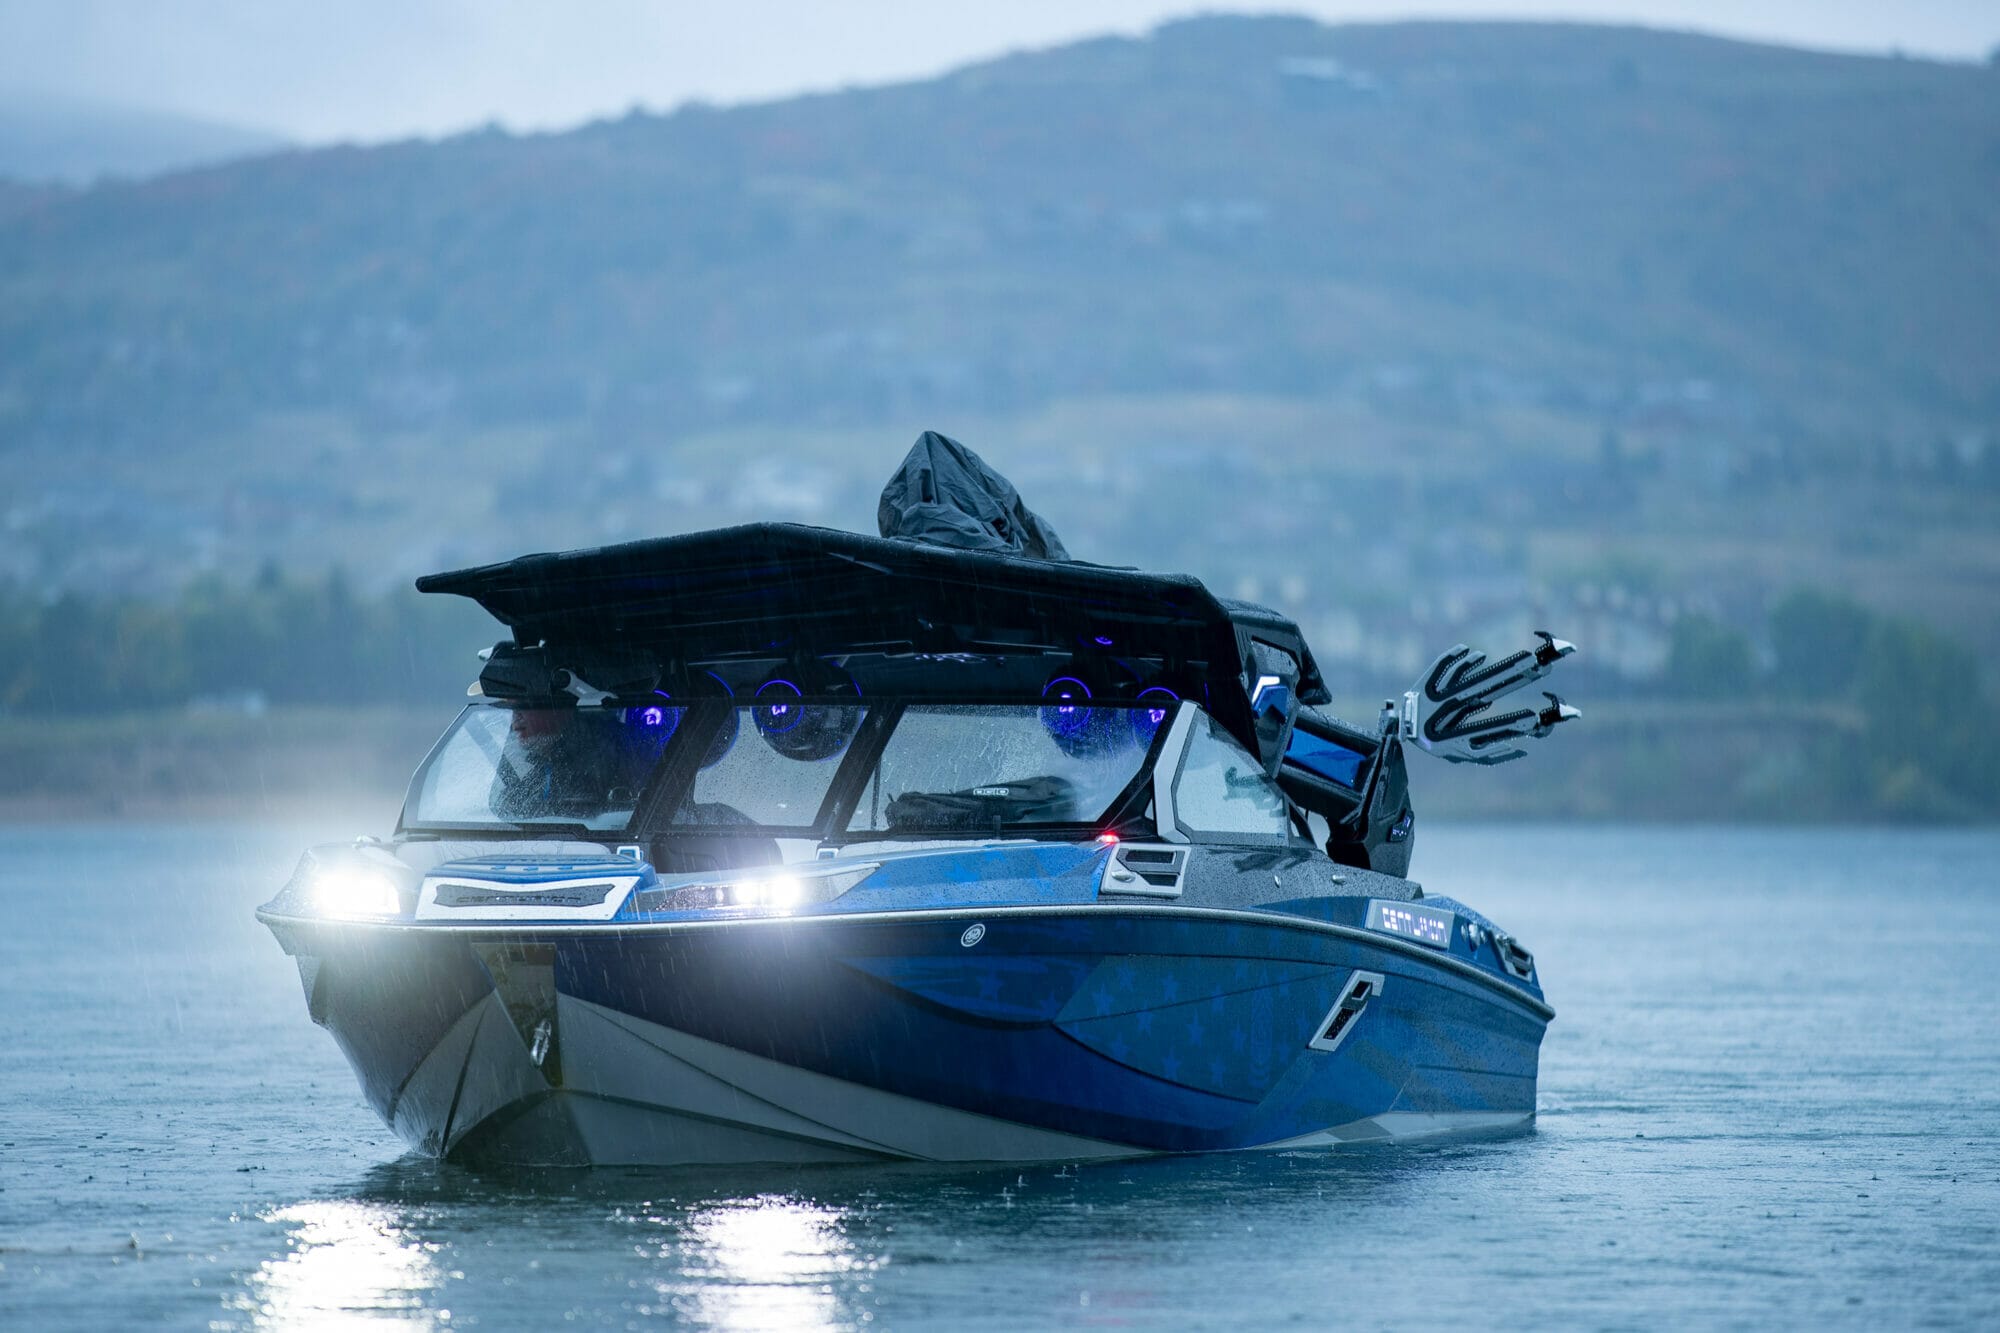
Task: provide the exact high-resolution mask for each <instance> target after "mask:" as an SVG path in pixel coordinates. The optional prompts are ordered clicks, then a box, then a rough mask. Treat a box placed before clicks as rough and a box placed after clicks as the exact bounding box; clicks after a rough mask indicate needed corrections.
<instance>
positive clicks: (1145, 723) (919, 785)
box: [847, 704, 1165, 834]
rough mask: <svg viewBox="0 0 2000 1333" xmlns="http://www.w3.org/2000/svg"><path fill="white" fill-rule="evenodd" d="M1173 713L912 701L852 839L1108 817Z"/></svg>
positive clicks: (861, 804) (865, 796)
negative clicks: (870, 834)
mask: <svg viewBox="0 0 2000 1333" xmlns="http://www.w3.org/2000/svg"><path fill="white" fill-rule="evenodd" d="M1164 717H1165V710H1163V709H1156V708H1110V707H1082V706H1077V705H1070V704H1062V705H1053V706H1038V705H1033V704H979V705H968V704H912V705H910V706H909V707H908V708H906V709H905V710H904V711H903V716H902V718H901V719H900V720H899V721H898V722H897V723H896V729H895V731H893V732H891V733H890V736H889V743H888V745H887V746H886V747H885V748H884V749H883V751H882V758H881V760H880V762H878V763H877V764H876V766H875V770H874V772H872V773H870V774H869V775H868V781H867V784H866V788H865V790H864V791H863V792H862V793H861V797H860V800H859V801H858V802H857V803H856V805H855V810H854V815H853V818H851V819H850V820H849V821H848V824H847V830H848V832H849V833H860V832H881V833H889V834H895V833H911V832H972V831H983V830H992V831H996V832H997V831H999V830H1001V829H1003V828H1008V827H1019V826H1021V825H1024V824H1028V825H1032V824H1082V823H1089V822H1092V821H1095V820H1097V819H1100V818H1102V817H1103V815H1104V814H1105V813H1106V812H1107V810H1108V809H1109V807H1110V805H1111V803H1112V802H1113V801H1115V800H1117V799H1118V795H1119V793H1121V792H1123V791H1124V790H1125V788H1126V787H1127V786H1128V785H1130V783H1131V781H1132V779H1133V778H1135V777H1137V776H1138V774H1139V768H1140V766H1141V765H1142V764H1144V763H1145V761H1146V752H1147V749H1148V747H1149V746H1150V745H1151V744H1152V740H1153V735H1154V733H1155V732H1156V731H1158V730H1159V726H1160V722H1161V721H1162V720H1163V719H1164Z"/></svg>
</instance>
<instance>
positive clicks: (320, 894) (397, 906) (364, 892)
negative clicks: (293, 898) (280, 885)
mask: <svg viewBox="0 0 2000 1333" xmlns="http://www.w3.org/2000/svg"><path fill="white" fill-rule="evenodd" d="M305 888H306V894H307V896H308V897H309V898H310V899H311V900H312V905H313V907H314V909H315V910H317V911H318V912H319V914H320V915H321V916H336V917H350V918H356V917H377V916H397V915H400V914H401V912H402V910H403V895H402V894H401V892H399V891H398V890H397V888H396V882H395V881H394V880H392V879H390V878H389V877H388V876H387V875H386V874H384V873H383V872H382V871H380V870H375V869H371V868H370V867H368V866H363V865H353V864H346V865H342V864H339V863H334V864H331V865H328V864H320V865H317V866H314V867H313V870H312V874H311V875H310V877H309V878H308V879H307V880H306V886H305Z"/></svg>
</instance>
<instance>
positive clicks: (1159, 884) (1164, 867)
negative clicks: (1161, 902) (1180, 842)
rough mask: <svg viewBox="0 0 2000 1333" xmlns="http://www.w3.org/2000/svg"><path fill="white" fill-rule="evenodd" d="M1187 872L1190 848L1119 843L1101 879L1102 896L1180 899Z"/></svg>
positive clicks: (1099, 890)
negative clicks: (1188, 849)
mask: <svg viewBox="0 0 2000 1333" xmlns="http://www.w3.org/2000/svg"><path fill="white" fill-rule="evenodd" d="M1186 873H1187V848H1185V847H1148V846H1144V845H1140V844H1131V845H1128V844H1124V843H1121V844H1119V846H1118V847H1116V848H1115V849H1113V851H1112V853H1111V860H1110V861H1109V862H1108V863H1107V864H1106V865H1105V867H1104V878H1103V879H1102V880H1100V881H1099V882H1098V885H1097V891H1098V893H1099V894H1100V895H1104V894H1116V895H1120V896H1125V895H1130V896H1133V897H1139V898H1178V897H1180V896H1181V878H1182V876H1183V875H1185V874H1186Z"/></svg>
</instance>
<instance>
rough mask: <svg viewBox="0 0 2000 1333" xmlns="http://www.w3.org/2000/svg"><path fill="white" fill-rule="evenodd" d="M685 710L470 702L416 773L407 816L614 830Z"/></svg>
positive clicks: (432, 822)
mask: <svg viewBox="0 0 2000 1333" xmlns="http://www.w3.org/2000/svg"><path fill="white" fill-rule="evenodd" d="M685 712H686V710H685V709H681V708H672V707H667V706H665V705H649V706H646V707H641V708H501V707H496V706H492V705H487V706H482V707H473V708H468V709H466V710H465V711H464V712H463V713H461V714H459V717H458V721H457V722H455V723H454V724H453V725H452V728H451V730H450V731H448V732H446V733H445V737H444V739H443V740H442V741H440V742H439V743H438V746H437V749H436V750H435V751H433V752H432V754H431V758H430V761H429V762H428V763H427V764H425V765H424V769H423V771H422V772H421V773H420V774H418V777H417V782H416V785H415V786H414V788H413V789H412V792H411V801H410V809H409V811H408V812H407V814H406V816H405V822H406V823H408V824H412V825H417V826H425V825H429V826H434V827H443V828H521V827H527V828H532V827H534V826H536V825H539V824H549V825H565V826H576V825H581V826H583V827H584V828H587V829H591V830H602V831H607V832H609V831H616V830H619V829H623V828H624V827H625V826H626V824H628V823H630V822H631V819H632V811H633V809H634V808H635V806H636V805H637V803H638V800H639V793H640V792H641V791H642V790H644V788H645V786H646V780H647V778H648V777H649V776H650V775H651V774H652V771H653V768H654V766H655V765H656V764H658V762H659V759H660V755H661V753H662V752H663V751H664V750H665V748H666V744H667V741H668V740H669V739H670V738H672V736H673V734H674V732H675V730H676V729H677V728H678V726H679V724H680V722H681V720H682V717H683V715H684V713H685Z"/></svg>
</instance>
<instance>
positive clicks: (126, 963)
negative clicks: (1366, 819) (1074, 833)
mask: <svg viewBox="0 0 2000 1333" xmlns="http://www.w3.org/2000/svg"><path fill="white" fill-rule="evenodd" d="M345 831H347V830H341V829H333V830H325V829H320V830H309V829H298V828H271V827H257V826H252V825H211V826H205V827H170V826H143V825H141V826H129V825H119V826H110V825H106V826H101V827H98V826H71V827H63V828H53V829H25V828H11V829H4V830H0V1016H4V1023H5V1028H4V1036H3V1037H0V1043H4V1044H0V1051H4V1055H0V1325H4V1326H6V1327H10V1328H11V1327H20V1328H29V1327H33V1328H90V1329H96V1328H105V1327H118V1326H127V1327H129V1326H135V1325H139V1324H157V1325H161V1326H168V1327H180V1328H196V1329H200V1328H213V1329H226V1328H251V1327H259V1326H272V1327H294V1326H314V1327H317V1326H325V1325H329V1324H331V1325H340V1324H344V1323H349V1322H362V1321H371V1320H373V1321H381V1322H384V1323H388V1324H401V1325H412V1326H419V1327H427V1328H439V1329H448V1328H461V1327H482V1328H512V1327H523V1328H554V1327H558V1326H566V1327H585V1328H589V1327H610V1328H624V1327H635V1326H646V1325H651V1324H664V1323H674V1322H682V1323H688V1324H696V1325H705V1326H706V1325H712V1326H718V1327H728V1328H815V1327H844V1328H853V1327H859V1326H862V1325H870V1326H880V1327H890V1328H904V1327H916V1326H926V1325H930V1326H949V1327H953V1328H964V1327H974V1328H995V1329H1002V1328H1005V1329H1013V1328H1022V1327H1035V1326H1046V1325H1051V1324H1058V1323H1060V1324H1064V1325H1080V1326H1081V1325H1087V1326H1107V1327H1143V1328H1152V1327H1159V1326H1185V1327H1226V1326H1238V1327H1269V1326H1281V1325H1290V1326H1297V1327H1322V1326H1329V1325H1341V1326H1358V1327H1403V1326H1411V1325H1417V1326H1434V1325H1442V1324H1447V1323H1464V1324H1468V1325H1478V1326H1491V1325H1494V1324H1510V1325H1527V1324H1542V1323H1551V1324H1557V1325H1560V1326H1564V1327H1606V1328H1655V1327H1659V1326H1661V1325H1662V1324H1666V1323H1669V1322H1673V1323H1681V1324H1695V1325H1699V1326H1708V1327H1724V1326H1732V1325H1736V1326H1749V1325H1755V1326H1759V1327H1764V1326H1769V1325H1774V1324H1776V1325H1789V1326H1806V1325H1813V1326H1820V1325H1826V1324H1840V1325H1848V1326H1876V1327H1879V1326H1884V1325H1887V1326H1898V1327H1900V1326H1944V1327H1951V1326H1986V1327H1993V1326H1995V1325H1996V1324H2000V989H1997V988H1996V986H1995V977H1996V975H2000V870H1996V866H2000V833H1995V832H1933V831H1914V830H1912V831H1838V832H1834V831H1789V830H1788V831H1768V830H1766V831H1759V830H1739V829H1729V830H1707V829H1688V830H1661V829H1607V828H1589V829H1564V828H1529V829H1521V828H1505V829H1498V828H1495V829H1477V828H1448V829H1447V828H1435V827H1433V828H1427V829H1425V830H1424V831H1423V833H1422V835H1421V839H1420V845H1419V850H1418V859H1417V865H1416V873H1417V877H1418V878H1419V879H1421V880H1423V881H1425V882H1426V883H1427V884H1429V885H1430V886H1431V887H1432V888H1433V889H1434V890H1437V891H1449V892H1451V893H1452V894H1454V895H1456V896H1460V897H1463V898H1464V899H1465V900H1467V901H1468V902H1470V903H1472V904H1473V905H1474V906H1476V907H1478V908H1480V909H1481V910H1483V911H1484V912H1486V913H1487V914H1488V915H1490V916H1492V917H1494V918H1495V919H1497V920H1498V921H1499V922H1500V923H1501V924H1502V925H1503V926H1506V927H1507V928H1509V929H1510V930H1513V931H1514V932H1515V933H1517V934H1518V935H1519V936H1520V937H1521V938H1522V940H1523V941H1524V942H1525V943H1526V944H1527V945H1528V946H1529V947H1530V948H1532V949H1533V950H1534V951H1535V954H1536V956H1537V958H1538V960H1539V962H1540V964H1541V968H1542V973H1543V977H1544V980H1545V984H1546V985H1547V987H1548V993H1549V996H1550V999H1551V1000H1552V1001H1553V1003H1554V1004H1555V1005H1556V1007H1557V1010H1558V1011H1559V1013H1558V1017H1557V1019H1556V1022H1555V1025H1554V1026H1553V1027H1552V1028H1551V1029H1550V1031H1549V1036H1548V1041H1547V1043H1546V1045H1545V1046H1544V1048H1543V1055H1542V1078H1541V1113H1540V1118H1539V1122H1538V1125H1537V1128H1536V1129H1535V1130H1534V1131H1533V1132H1532V1133H1527V1134H1522V1135H1517V1136H1515V1137H1511V1138H1507V1139H1502V1140H1497V1141H1488V1142H1478V1143H1462V1144H1458V1145H1454V1146H1440V1147H1429V1148H1424V1147H1412V1148H1386V1149H1384V1148H1378V1149H1367V1150H1350V1151H1344V1152H1326V1151H1319V1152H1298V1153H1284V1154H1246V1155H1239V1156H1218V1157H1210V1158H1194V1159H1176V1160H1155V1161H1145V1162H1139V1163H1122V1164H1114V1165H1104V1166H1083V1167H1076V1166H1064V1167H1047V1168H1033V1169H1027V1170H1021V1169H1018V1168H1010V1169H1005V1170H994V1169H984V1168H981V1169H966V1168H951V1169H939V1168H930V1167H898V1168H889V1169H881V1168H870V1167H842V1168H825V1169H814V1170H799V1169H784V1170H756V1171H745V1170H736V1171H703V1172H689V1171H680V1172H653V1173H629V1172H617V1173H612V1172H604V1173H595V1174H588V1173H586V1174H575V1173H572V1174H554V1175H549V1176H543V1177H522V1176H507V1177H495V1176H489V1175H478V1174H473V1173H470V1172H467V1171H463V1170H459V1169H455V1168H440V1167H436V1166H433V1165H431V1164H428V1163H425V1162H421V1161H417V1160H412V1159H406V1158H403V1157H402V1156H401V1155H400V1145H399V1142H398V1141H397V1140H396V1139H395V1138H394V1136H392V1135H391V1134H390V1133H389V1131H388V1130H387V1129H385V1128H383V1127H382V1126H381V1125H380V1124H379V1123H378V1122H377V1121H376V1120H375V1118H374V1116H373V1114H372V1113H370V1112H369V1111H368V1110H367V1109H366V1108H365V1107H364V1106H363V1105H362V1102H361V1099H360V1095H359V1093H358V1092H357V1090H356V1088H355V1086H354V1081H353V1078H352V1076H351V1075H350V1074H349V1073H348V1071H347V1068H346V1065H345V1063H344V1062H343V1060H342V1059H341V1057H340V1055H339V1053H338V1052H337V1051H336V1050H335V1048H334V1045H333V1042H332V1040H331V1039H330V1038H329V1037H328V1036H327V1035H326V1034H325V1033H324V1032H322V1031H321V1030H320V1029H318V1028H315V1027H313V1026H312V1025H311V1024H310V1023H309V1022H308V1020H307V1018H306V1015H305V1006H304V1003H303V1000H302V998H301V995H300V991H299V986H298V981H297V976H296V973H295V971H294V969H293V966H292V964H291V962H290V960H289V959H286V958H285V957H284V956H283V955H282V954H281V953H280V952H279V951H278V948H277V946H276V944H275V943H273V942H272V940H271V939H270V937H269V936H268V934H266V933H265V931H264V930H263V928H262V927H260V926H258V925H257V924H256V923H255V922H254V921H253V920H252V919H251V915H250V913H251V909H252V908H253V907H254V906H255V905H256V904H257V903H259V902H261V901H262V900H264V899H265V898H266V897H268V896H269V895H270V893H271V891H272V889H273V888H274V887H275V886H276V884H277V883H278V882H279V881H280V880H281V879H282V878H283V877H284V876H285V875H286V874H287V873H289V871H290V868H291V865H292V862H293V860H294V859H295V857H296V855H297V852H298V850H299V848H300V846H301V845H302V844H303V843H304V842H307V841H310V840H313V839H315V838H317V837H324V836H328V835H337V834H339V833H342V832H345Z"/></svg>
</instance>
